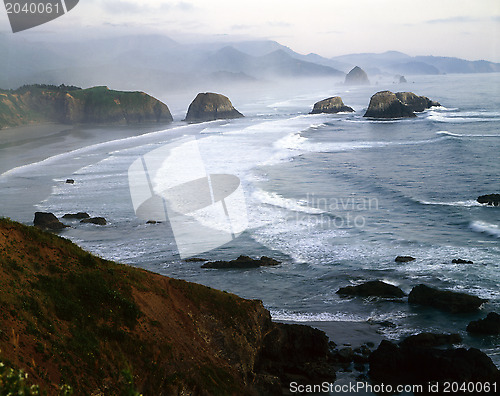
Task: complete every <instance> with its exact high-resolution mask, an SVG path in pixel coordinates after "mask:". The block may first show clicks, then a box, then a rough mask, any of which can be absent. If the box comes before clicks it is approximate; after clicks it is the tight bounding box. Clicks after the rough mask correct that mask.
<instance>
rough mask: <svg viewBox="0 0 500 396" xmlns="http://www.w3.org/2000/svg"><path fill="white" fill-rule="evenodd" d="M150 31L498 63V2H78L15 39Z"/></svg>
mask: <svg viewBox="0 0 500 396" xmlns="http://www.w3.org/2000/svg"><path fill="white" fill-rule="evenodd" d="M0 7H1V6H0ZM0 10H1V12H0V31H2V32H8V31H10V28H9V25H8V20H7V15H6V12H5V9H3V10H2V9H1V8H0ZM151 32H160V33H165V34H167V35H169V36H170V37H172V38H174V39H176V40H179V41H188V40H189V41H198V40H200V39H201V37H203V40H207V39H210V40H212V39H217V40H224V39H226V40H229V39H231V40H232V39H235V38H236V39H272V40H276V41H278V42H280V43H281V44H284V45H287V46H289V47H291V48H292V49H294V50H295V51H297V52H300V53H304V54H307V53H309V52H315V53H318V54H320V55H322V56H326V57H331V56H335V55H342V54H346V53H354V52H384V51H387V50H398V51H402V52H405V53H407V54H409V55H442V56H456V57H461V58H465V59H471V60H472V59H487V60H492V61H497V62H500V0H476V1H470V0H410V1H408V0H342V1H337V0H309V1H298V0H252V1H235V0H181V1H165V0H149V1H147V2H143V1H131V0H130V1H129V0H124V1H121V0H80V3H79V4H78V6H77V7H76V8H75V9H73V10H72V11H71V12H69V13H68V14H67V15H65V16H64V17H61V18H59V19H57V20H55V21H52V22H50V23H48V24H46V25H42V26H40V27H37V28H34V29H31V30H29V31H26V32H21V33H17V34H18V35H25V37H27V38H28V37H29V38H34V37H36V38H40V39H41V38H42V37H47V38H49V37H50V36H53V35H52V34H49V33H57V34H59V35H64V36H65V37H68V36H73V35H75V33H76V36H77V37H85V36H93V37H95V36H96V35H97V36H99V35H102V36H104V35H114V34H139V33H151ZM11 34H12V33H11ZM207 36H208V37H207Z"/></svg>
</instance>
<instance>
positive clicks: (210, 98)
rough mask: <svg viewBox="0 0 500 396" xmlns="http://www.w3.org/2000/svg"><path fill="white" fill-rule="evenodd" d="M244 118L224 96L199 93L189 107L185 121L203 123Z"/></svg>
mask: <svg viewBox="0 0 500 396" xmlns="http://www.w3.org/2000/svg"><path fill="white" fill-rule="evenodd" d="M241 117H244V116H243V114H241V113H240V112H239V111H238V110H236V109H235V108H234V107H233V104H232V103H231V101H230V100H229V98H227V97H226V96H224V95H221V94H216V93H211V92H207V93H199V94H198V95H197V96H196V98H195V99H194V100H193V102H192V103H191V104H190V105H189V109H188V112H187V114H186V119H185V121H187V122H204V121H213V120H221V119H231V118H241Z"/></svg>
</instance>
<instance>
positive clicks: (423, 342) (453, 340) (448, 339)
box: [401, 333, 463, 348]
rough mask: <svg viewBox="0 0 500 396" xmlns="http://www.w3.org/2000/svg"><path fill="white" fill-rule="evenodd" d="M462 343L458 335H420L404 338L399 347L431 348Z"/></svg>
mask: <svg viewBox="0 0 500 396" xmlns="http://www.w3.org/2000/svg"><path fill="white" fill-rule="evenodd" d="M462 341H463V339H462V337H461V336H460V334H437V333H420V334H415V335H412V336H409V337H407V338H405V339H404V340H403V341H402V342H401V345H404V346H410V347H425V348H433V347H439V346H443V345H455V344H460V343H461V342H462Z"/></svg>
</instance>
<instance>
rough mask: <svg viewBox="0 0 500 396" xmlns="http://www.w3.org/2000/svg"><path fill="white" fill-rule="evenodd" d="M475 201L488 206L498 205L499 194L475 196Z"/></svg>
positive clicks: (499, 203) (499, 200)
mask: <svg viewBox="0 0 500 396" xmlns="http://www.w3.org/2000/svg"><path fill="white" fill-rule="evenodd" d="M477 202H479V203H482V204H487V205H490V206H500V194H488V195H481V196H480V197H478V198H477Z"/></svg>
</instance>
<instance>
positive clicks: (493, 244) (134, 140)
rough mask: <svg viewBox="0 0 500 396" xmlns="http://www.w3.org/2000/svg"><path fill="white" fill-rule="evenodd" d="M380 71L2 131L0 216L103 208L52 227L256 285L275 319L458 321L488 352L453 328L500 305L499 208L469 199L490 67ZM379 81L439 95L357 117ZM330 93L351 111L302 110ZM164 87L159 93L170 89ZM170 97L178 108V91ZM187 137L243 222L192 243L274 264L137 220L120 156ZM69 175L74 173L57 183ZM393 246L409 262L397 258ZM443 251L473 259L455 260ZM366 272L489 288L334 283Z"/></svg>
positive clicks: (123, 252)
mask: <svg viewBox="0 0 500 396" xmlns="http://www.w3.org/2000/svg"><path fill="white" fill-rule="evenodd" d="M389 80H390V79H389ZM389 80H388V81H385V82H384V81H380V82H379V83H378V85H371V86H366V87H347V86H343V85H338V84H337V85H333V84H332V86H327V85H325V84H322V85H318V84H311V87H304V86H301V87H298V86H297V87H289V88H288V89H281V90H277V91H276V92H272V93H266V94H265V95H260V94H259V95H258V94H254V95H248V96H245V95H246V93H243V92H242V93H241V94H240V95H238V93H233V94H232V95H231V96H230V97H231V99H232V101H233V104H234V105H235V107H236V108H237V109H238V110H240V111H241V112H242V113H243V114H245V116H246V117H245V118H242V119H236V120H223V121H213V122H206V123H201V124H191V125H188V124H185V123H183V122H181V121H176V122H174V123H173V124H171V125H169V126H168V127H166V129H161V130H159V129H158V128H155V127H141V128H137V127H106V128H104V127H102V128H99V127H92V128H83V129H82V128H79V129H72V130H70V132H67V131H66V132H65V133H62V134H61V135H60V137H57V136H56V137H52V138H51V139H48V138H46V139H45V140H44V138H40V139H39V141H37V142H35V143H34V142H31V143H30V142H29V139H28V140H27V141H26V142H25V141H23V142H17V143H15V142H14V143H9V142H7V143H6V142H5V141H4V142H3V144H0V153H1V154H0V169H2V171H1V172H3V173H2V174H1V176H0V202H1V204H0V215H1V216H7V217H10V218H12V219H14V220H18V221H21V222H23V223H26V224H32V221H33V213H34V212H35V211H48V212H53V213H55V214H56V215H58V216H62V215H63V214H65V213H75V212H88V213H89V214H91V215H92V216H103V217H105V218H106V219H107V220H108V225H106V226H104V227H99V226H95V225H91V224H85V225H83V224H82V225H80V224H78V223H71V225H72V227H71V228H68V229H66V230H64V231H63V232H62V236H64V237H66V238H69V239H71V240H72V241H74V242H76V243H77V244H78V245H80V246H82V247H83V248H84V249H87V250H89V251H91V252H93V253H96V254H98V255H99V256H101V257H104V258H106V259H110V260H116V261H119V262H122V263H126V264H129V265H132V266H137V267H140V268H144V269H147V270H150V271H154V272H157V273H160V274H163V275H168V276H172V277H176V278H182V279H186V280H188V281H193V282H197V283H201V284H205V285H208V286H211V287H214V288H217V289H221V290H226V291H228V292H232V293H235V294H238V295H240V296H242V297H245V298H252V299H260V300H262V301H263V303H264V305H265V306H266V308H268V309H269V310H270V311H271V314H272V317H273V318H274V319H275V320H282V321H297V322H311V323H312V322H315V323H316V322H325V323H327V322H356V323H367V322H368V323H374V324H377V326H378V329H379V331H380V332H381V334H382V335H383V336H384V337H386V338H388V339H391V340H397V339H400V338H401V337H403V336H406V335H410V334H415V333H419V332H423V331H432V332H459V333H460V334H462V336H464V344H465V345H467V346H474V347H478V348H480V349H482V350H483V351H485V352H486V353H487V354H488V355H489V356H490V357H491V358H492V359H493V360H494V362H495V363H496V364H497V365H500V346H499V344H500V342H499V338H498V337H471V336H469V335H468V334H467V332H466V331H465V328H466V326H467V323H468V322H469V321H471V320H475V319H478V318H481V317H484V316H486V313H487V312H491V311H496V312H500V289H499V284H500V207H487V206H484V205H481V204H479V203H477V202H476V198H477V197H478V196H479V195H483V194H491V193H500V175H499V170H500V74H474V75H442V76H418V77H409V78H408V80H409V82H408V83H405V84H394V83H392V81H389ZM385 89H388V90H391V91H394V92H397V91H412V92H414V93H416V94H418V95H425V96H427V97H429V98H431V99H432V100H437V101H439V102H440V103H441V105H442V106H441V107H434V108H431V109H429V110H426V111H425V112H423V113H419V114H418V117H417V118H415V119H405V120H389V121H374V120H369V119H365V118H363V114H364V111H365V110H366V107H367V106H368V103H369V99H370V97H371V95H372V94H374V93H375V92H377V91H380V90H385ZM337 95H338V96H341V97H342V99H343V101H344V103H345V104H346V105H348V106H351V107H353V108H354V109H355V110H356V111H355V113H346V114H336V115H327V114H319V115H309V114H308V112H309V111H310V109H311V108H312V105H313V104H314V103H315V102H316V101H319V100H322V99H324V98H327V97H330V96H337ZM193 98H194V95H193ZM161 99H163V100H164V101H165V102H166V103H167V104H169V97H168V94H165V95H164V97H161ZM169 105H170V104H169ZM176 106H177V105H176ZM176 106H174V111H173V113H174V118H176V119H177V120H180V119H181V118H183V116H184V115H185V113H184V114H182V112H185V109H187V105H186V106H185V107H184V106H181V105H178V106H177V107H176ZM2 133H3V132H2ZM13 139H14V141H15V138H13ZM186 139H189V141H195V142H196V144H197V147H198V150H199V154H200V156H201V160H202V163H203V164H204V167H205V169H206V172H207V173H208V174H228V175H234V176H237V178H239V180H240V182H241V189H242V191H243V194H244V203H245V204H244V208H243V209H241V208H240V209H241V210H244V211H246V213H245V215H246V223H245V225H246V227H245V229H244V230H243V232H242V233H241V235H239V236H237V235H234V238H233V239H232V240H231V241H230V242H228V243H226V244H224V245H222V246H220V247H218V248H216V249H213V250H211V251H208V252H202V253H199V254H198V255H197V257H201V258H205V259H208V260H216V259H224V260H230V259H235V258H237V257H238V256H239V255H248V256H251V257H260V256H262V255H265V256H269V257H273V258H275V259H277V260H280V261H281V262H282V264H281V265H279V266H276V267H269V268H259V269H248V270H213V269H201V268H200V263H199V262H198V263H197V262H186V261H185V260H184V259H183V258H181V257H180V256H179V250H178V246H177V244H176V239H175V238H174V235H173V232H172V229H171V228H170V226H169V224H168V223H166V222H162V223H158V224H146V222H145V221H144V220H143V219H139V218H138V217H137V216H136V214H135V212H134V206H133V204H132V200H131V194H130V186H129V177H128V170H129V167H130V166H131V165H132V163H134V161H136V160H137V159H139V158H142V156H144V155H145V154H147V153H150V152H151V151H153V150H155V149H161V148H162V147H164V146H165V145H167V144H174V145H177V147H180V146H182V144H184V143H183V142H184V141H186ZM75 142H76V143H75ZM86 142H92V144H90V143H86ZM193 161H194V160H193ZM186 163H189V161H187V162H186V159H185V158H184V159H181V160H180V162H179V164H178V166H181V165H182V164H186ZM171 165H172V164H171ZM174 167H175V164H174ZM68 178H72V179H74V180H75V184H66V183H65V180H66V179H68ZM153 182H155V181H154V180H153ZM158 183H159V184H161V183H160V181H158ZM238 234H239V233H238ZM194 243H196V241H194ZM398 255H410V256H413V257H415V258H416V260H415V261H412V262H408V263H397V262H395V260H394V259H395V257H396V256H398ZM455 258H462V259H467V260H472V261H473V262H474V264H453V263H452V259H455ZM375 279H379V280H383V281H385V282H388V283H391V284H394V285H397V286H399V287H401V288H402V289H403V290H404V291H405V292H406V293H409V292H410V290H411V288H412V287H413V286H416V285H418V284H420V283H424V284H426V285H429V286H433V287H437V288H440V289H448V290H454V291H461V292H467V293H471V294H474V295H477V296H480V297H482V298H486V299H488V300H489V302H488V303H487V304H485V306H484V308H483V309H482V310H481V312H479V313H476V314H467V315H465V314H458V315H457V314H455V315H452V314H447V313H443V312H441V311H437V310H434V309H429V308H424V307H418V306H412V305H409V304H408V303H407V302H406V301H405V300H403V301H393V300H380V299H363V298H342V297H340V296H339V295H337V294H336V291H337V290H338V289H339V288H340V287H343V286H347V285H352V284H358V283H361V282H363V281H368V280H375ZM334 341H335V340H334Z"/></svg>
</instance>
